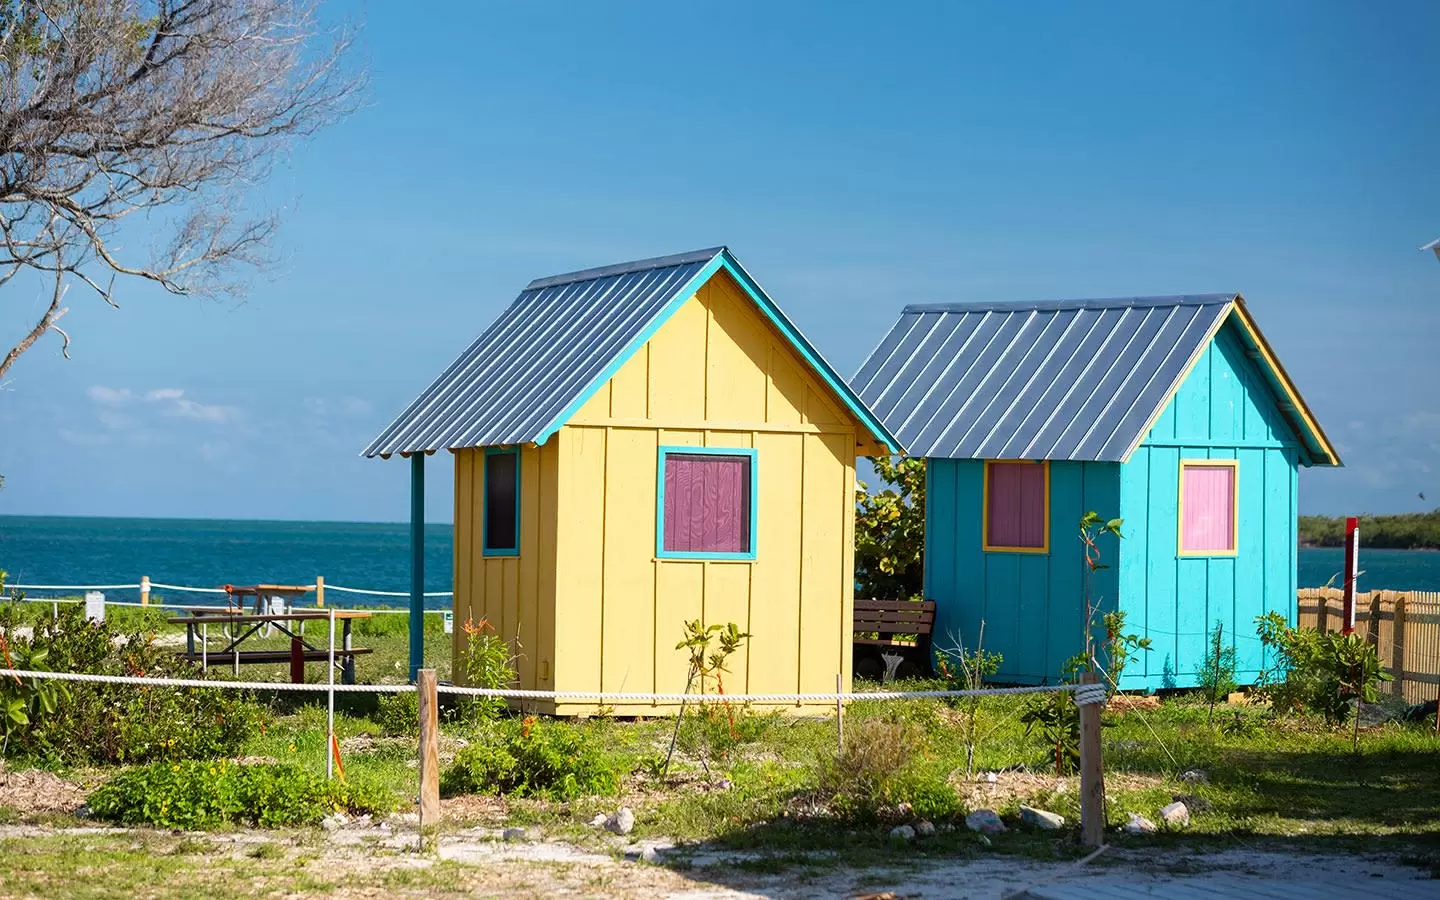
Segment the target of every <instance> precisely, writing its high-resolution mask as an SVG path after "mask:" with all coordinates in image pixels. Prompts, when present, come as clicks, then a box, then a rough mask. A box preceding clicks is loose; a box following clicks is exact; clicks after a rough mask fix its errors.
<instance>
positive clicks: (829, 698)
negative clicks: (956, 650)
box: [436, 684, 1104, 703]
mask: <svg viewBox="0 0 1440 900" xmlns="http://www.w3.org/2000/svg"><path fill="white" fill-rule="evenodd" d="M1084 687H1088V685H1080V684H1056V685H1042V686H1033V687H1007V688H983V689H981V690H974V691H865V692H863V693H858V694H857V693H850V694H836V693H828V694H683V693H682V694H631V693H625V692H622V691H526V690H519V689H510V688H472V687H460V686H459V685H447V684H442V685H439V686H438V687H437V688H436V690H437V691H438V692H439V693H442V694H459V695H463V696H467V697H506V698H510V699H515V700H622V701H634V702H639V703H650V702H657V703H679V702H682V701H688V702H694V703H724V702H728V703H835V702H836V701H842V702H843V701H847V700H919V699H928V698H942V697H999V696H1005V695H1007V694H1045V693H1055V692H1057V691H1076V692H1079V691H1080V689H1081V688H1084ZM1101 693H1102V694H1103V693H1104V688H1103V687H1102V688H1101ZM1091 702H1095V701H1091Z"/></svg>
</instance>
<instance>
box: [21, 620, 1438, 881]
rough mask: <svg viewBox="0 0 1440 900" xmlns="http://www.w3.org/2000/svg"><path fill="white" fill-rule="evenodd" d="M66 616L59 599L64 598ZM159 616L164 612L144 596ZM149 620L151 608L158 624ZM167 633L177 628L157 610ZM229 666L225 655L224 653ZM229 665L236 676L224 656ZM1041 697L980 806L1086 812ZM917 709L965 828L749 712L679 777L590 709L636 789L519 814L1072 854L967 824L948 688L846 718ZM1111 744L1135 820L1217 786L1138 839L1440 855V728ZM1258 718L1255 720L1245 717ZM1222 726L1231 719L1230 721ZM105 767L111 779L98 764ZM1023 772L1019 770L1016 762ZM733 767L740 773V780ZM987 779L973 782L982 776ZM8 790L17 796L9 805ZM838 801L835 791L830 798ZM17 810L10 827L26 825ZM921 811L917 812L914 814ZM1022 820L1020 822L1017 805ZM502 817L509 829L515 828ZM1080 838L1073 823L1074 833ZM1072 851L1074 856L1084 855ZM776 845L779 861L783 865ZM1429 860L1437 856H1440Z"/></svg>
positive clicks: (430, 638) (937, 796)
mask: <svg viewBox="0 0 1440 900" xmlns="http://www.w3.org/2000/svg"><path fill="white" fill-rule="evenodd" d="M45 609H46V610H48V607H46V608H45ZM123 615H126V616H131V615H135V616H138V617H140V618H141V619H142V620H143V621H142V622H141V624H145V623H146V622H149V623H152V624H154V622H155V619H156V618H157V615H163V614H157V613H154V612H151V611H140V610H125V611H124V612H123ZM146 617H148V618H146ZM426 624H427V636H426V653H427V660H426V661H427V664H428V665H433V666H434V667H435V668H437V669H438V670H439V671H440V677H441V678H447V677H449V675H450V671H449V669H450V663H449V656H450V653H449V650H450V641H449V637H448V636H447V635H443V634H441V633H440V618H439V617H438V616H432V617H427V622H426ZM155 627H156V628H157V629H159V630H161V631H172V632H173V630H174V629H173V627H170V626H164V625H163V623H162V624H156V625H155ZM308 631H309V635H308V636H309V637H310V639H311V641H312V643H315V642H319V643H323V640H324V635H323V627H316V623H311V625H310V626H309V627H308ZM407 631H408V616H406V615H403V614H398V615H383V616H377V617H375V618H374V619H371V620H363V621H361V622H359V623H357V626H356V636H355V643H356V645H357V646H366V647H373V648H374V649H375V651H376V652H375V653H373V654H371V655H369V656H366V657H362V658H360V660H359V663H358V669H359V680H360V681H361V682H389V683H398V682H402V681H404V679H405V675H406V667H407V659H408V634H407ZM287 642H288V639H285V638H279V637H273V638H271V639H270V640H269V641H266V642H261V643H257V644H255V645H253V646H256V647H261V646H271V647H276V648H279V647H284V646H286V645H287ZM217 662H218V661H217ZM212 674H213V675H214V676H215V677H222V678H223V677H229V673H228V670H227V669H225V668H224V667H223V666H219V667H217V668H215V669H212ZM307 675H308V677H309V678H311V679H312V680H315V681H319V680H321V679H323V678H324V667H323V666H321V665H315V664H311V665H310V666H309V667H308V671H307ZM241 677H242V678H245V679H258V680H267V679H268V680H277V681H283V680H286V679H287V678H288V667H287V666H285V665H278V666H251V667H244V668H242V670H241ZM938 686H939V685H938V684H937V683H935V682H909V683H906V684H902V685H900V687H902V688H913V689H926V688H934V687H938ZM375 702H376V697H375V695H364V694H360V695H347V694H342V695H339V696H337V717H336V731H337V736H338V737H339V739H340V740H341V742H342V747H343V748H344V753H343V762H344V765H345V768H346V771H347V773H348V774H352V775H355V776H359V777H364V778H366V779H368V780H372V781H378V782H381V783H383V784H385V785H387V786H389V787H390V788H391V789H392V790H393V791H394V792H395V793H396V794H397V796H398V797H399V798H401V803H402V807H405V808H408V806H405V805H406V804H409V803H412V802H413V798H414V797H415V795H416V793H417V792H418V776H417V770H416V768H415V766H414V762H415V755H416V753H415V746H414V740H413V739H412V738H409V737H406V736H401V737H387V736H386V735H385V734H384V733H383V730H382V729H381V727H380V725H379V724H378V723H377V722H376V721H375V718H374V715H375ZM1026 702H1027V701H1026V700H1025V699H1023V698H1011V697H998V698H988V699H986V700H984V701H982V702H981V703H980V705H979V712H978V719H977V727H976V732H977V734H978V735H980V736H981V739H980V740H979V742H978V744H977V747H976V748H975V767H976V769H977V770H979V771H997V770H1024V771H1026V772H1029V773H1031V774H1032V776H1034V777H1031V778H1029V779H1028V780H1024V781H1023V783H1022V784H1021V786H1020V788H1019V789H1016V790H1010V791H1007V792H1005V793H1003V794H1001V795H1000V796H998V797H995V798H993V799H988V798H986V797H985V796H984V795H983V794H982V795H981V796H979V797H978V799H976V800H975V802H977V803H986V804H989V805H993V806H994V807H995V808H996V809H997V810H998V811H999V812H1000V813H1001V814H1002V816H1005V817H1007V818H1012V817H1015V816H1016V815H1018V808H1019V806H1020V805H1021V804H1026V805H1034V806H1041V807H1043V808H1046V809H1050V810H1053V811H1054V812H1057V813H1060V814H1061V815H1063V816H1065V817H1066V818H1067V820H1068V821H1069V823H1070V824H1071V826H1072V828H1073V826H1074V825H1075V824H1076V823H1078V819H1079V808H1078V791H1077V790H1076V786H1075V784H1074V781H1073V779H1072V780H1070V781H1069V782H1067V783H1066V784H1065V785H1064V789H1062V790H1056V783H1055V779H1054V778H1053V777H1050V776H1049V775H1047V773H1048V772H1049V771H1050V769H1051V768H1052V763H1051V761H1050V759H1049V753H1048V750H1047V748H1046V747H1044V746H1042V745H1041V743H1040V742H1039V740H1038V739H1037V738H1035V737H1032V736H1028V735H1026V733H1025V730H1024V727H1023V726H1022V725H1021V723H1020V721H1019V717H1020V713H1021V712H1022V710H1023V709H1024V707H1025V704H1026ZM271 703H272V708H273V711H274V715H273V716H272V718H271V720H270V722H269V724H268V725H267V727H266V728H265V729H264V731H263V733H259V734H255V735H254V736H252V738H251V739H250V741H249V742H248V743H247V745H246V746H245V748H244V751H243V753H244V755H247V756H258V757H267V758H271V759H274V760H277V761H280V762H291V763H295V764H298V765H301V766H303V767H306V768H307V769H310V770H312V771H315V772H323V771H324V770H325V763H326V758H327V752H328V750H327V746H326V737H325V706H324V698H323V695H314V696H309V695H306V696H299V695H290V694H276V695H274V697H273V698H271ZM897 718H898V719H901V720H904V721H906V722H908V723H910V724H911V725H913V726H914V729H915V730H916V731H918V732H919V734H920V735H921V736H922V738H923V740H922V742H921V746H920V747H919V748H918V749H917V752H916V754H915V757H916V758H915V760H914V761H913V763H912V764H911V766H910V768H909V769H908V771H907V774H906V776H905V778H903V779H901V780H900V782H899V783H898V784H897V786H896V787H895V788H894V792H893V796H892V797H891V798H890V799H891V801H892V803H900V802H908V803H911V804H912V805H913V806H914V807H915V808H916V809H918V810H922V811H925V812H926V814H928V815H931V817H932V818H934V819H935V821H936V823H937V824H939V825H942V826H943V825H945V824H949V825H952V826H955V827H954V829H953V830H951V831H942V832H941V833H940V834H939V835H937V836H936V837H935V838H933V839H931V840H929V841H925V842H921V843H919V844H916V845H913V846H912V847H910V848H908V849H907V850H904V851H896V850H895V849H894V848H892V847H890V846H889V845H888V843H887V841H886V835H887V833H888V831H889V829H890V827H891V826H892V825H893V824H895V821H899V818H905V817H904V816H901V817H899V818H895V819H893V820H892V819H891V818H887V817H886V816H885V815H884V814H883V810H882V814H881V815H879V816H876V815H873V814H871V813H869V812H865V811H860V812H856V811H848V812H847V811H845V810H835V809H828V810H826V811H825V813H824V814H817V813H816V812H815V807H816V806H817V800H816V798H815V797H814V794H815V790H816V787H817V783H818V773H819V770H820V767H821V763H822V761H824V760H826V759H827V758H829V757H833V755H834V748H835V737H836V734H835V723H834V719H833V718H795V717H788V716H784V715H768V716H756V717H754V718H750V719H744V720H742V722H741V727H740V729H739V730H740V731H741V732H743V733H744V737H745V740H743V741H741V742H740V743H739V744H738V746H735V747H734V748H733V749H731V750H729V751H728V752H726V753H723V754H713V755H711V756H709V757H708V758H706V759H705V762H706V763H707V764H708V768H709V773H708V776H707V774H706V772H705V766H702V764H701V754H699V753H698V752H695V751H694V750H693V748H692V749H691V752H685V748H687V747H690V746H691V744H692V743H693V742H686V741H683V740H682V742H681V746H682V752H680V753H677V755H676V758H675V760H674V762H673V764H672V767H671V772H670V777H669V779H668V780H665V781H662V780H660V779H658V778H657V777H656V774H655V772H656V770H657V769H658V767H659V760H660V759H661V758H662V757H663V754H664V752H665V749H666V747H667V746H668V743H669V740H670V737H671V729H672V725H673V723H672V721H671V720H665V719H657V720H649V721H621V720H615V719H610V718H607V717H596V718H592V719H588V720H577V721H575V722H574V723H573V724H572V726H571V727H574V728H577V729H582V730H583V731H584V732H585V733H586V734H587V735H588V737H589V738H590V739H591V740H592V741H594V742H596V743H598V744H599V745H600V746H601V747H602V748H603V750H604V753H605V754H606V756H607V758H608V759H609V760H610V762H611V763H612V764H613V765H614V766H615V768H616V769H617V770H619V771H620V772H622V773H623V774H624V778H625V781H624V787H623V788H622V795H623V799H622V798H621V797H590V798H582V799H580V800H577V801H572V802H568V803H558V802H544V801H531V800H527V801H513V802H511V803H509V804H508V809H507V813H506V815H507V821H508V822H509V823H511V824H517V825H538V826H541V827H542V828H543V829H544V831H545V832H546V833H547V834H549V835H552V836H559V837H568V838H572V839H574V840H576V841H579V842H582V843H583V842H594V841H596V840H597V839H598V835H597V832H596V830H595V829H592V828H590V827H589V826H588V824H587V823H588V821H589V819H590V818H591V816H593V815H594V814H595V813H596V812H598V811H609V810H613V809H614V807H615V806H616V805H618V804H619V803H620V802H624V803H626V804H628V805H630V806H631V807H632V808H633V809H634V810H635V812H636V816H637V827H636V831H635V835H634V836H635V837H647V836H648V837H662V836H663V837H670V838H676V839H679V840H682V841H688V842H695V843H699V844H707V845H713V846H719V847H725V848H738V849H751V850H755V849H758V850H764V851H765V852H766V853H768V854H770V855H769V856H767V857H765V859H763V860H762V861H760V862H757V863H756V864H755V865H757V866H759V867H760V869H761V870H764V869H765V867H767V866H789V865H797V864H800V863H797V862H796V860H801V859H803V860H806V861H807V862H805V863H804V864H805V865H811V864H818V863H815V858H816V857H815V854H817V853H820V852H822V851H825V852H832V853H835V854H838V855H839V857H840V858H843V859H844V860H846V861H855V860H865V859H870V858H887V857H889V856H893V855H894V854H895V853H897V852H899V853H901V854H906V855H915V854H922V855H923V854H927V853H930V854H951V855H965V854H969V853H977V852H997V851H999V852H1017V853H1036V854H1040V855H1044V856H1047V857H1048V856H1052V855H1053V854H1054V853H1055V840H1054V836H1053V835H1041V836H1037V835H1030V834H1027V833H1024V832H1021V833H1012V834H1008V835H1005V836H1003V837H1002V838H1000V839H998V840H997V841H996V842H995V845H994V846H993V847H986V848H983V851H982V845H981V844H980V842H979V841H978V840H977V839H976V838H975V837H974V836H973V835H971V834H970V833H969V832H968V831H966V830H965V829H964V827H963V824H962V822H961V819H962V818H963V813H964V811H965V810H966V809H967V808H968V807H969V805H970V803H969V802H967V801H965V800H964V799H963V798H962V797H961V796H960V795H959V794H957V793H956V786H957V785H959V786H960V787H963V788H967V789H973V788H970V787H968V786H967V785H966V784H965V778H964V772H965V762H966V749H965V746H964V742H963V739H962V736H961V735H962V730H961V727H960V710H958V709H956V708H953V707H951V706H948V705H946V704H945V703H943V702H941V701H936V700H917V701H898V702H880V701H864V700H859V701H855V702H854V703H852V704H851V705H850V706H849V707H848V708H847V711H846V716H845V724H846V732H847V734H849V735H852V736H853V735H855V734H857V733H859V731H860V730H861V729H863V727H864V725H865V723H866V722H867V721H872V720H877V719H897ZM1104 721H1105V728H1104V732H1103V743H1104V747H1105V765H1106V771H1107V779H1108V780H1107V797H1108V803H1107V817H1108V820H1109V823H1110V824H1111V825H1115V826H1118V825H1120V824H1123V823H1124V822H1125V821H1126V820H1127V819H1128V813H1131V812H1135V813H1140V814H1142V815H1145V816H1147V817H1149V818H1151V819H1156V818H1157V812H1158V810H1159V808H1160V807H1161V806H1163V805H1165V804H1166V803H1168V802H1170V800H1171V799H1172V797H1174V796H1176V795H1180V794H1185V795H1191V796H1193V797H1196V798H1198V799H1199V800H1200V801H1201V804H1202V805H1203V806H1204V807H1205V808H1201V809H1194V810H1192V825H1191V827H1190V828H1189V829H1188V830H1186V831H1185V832H1184V834H1183V835H1175V834H1162V835H1158V836H1155V837H1150V838H1143V839H1126V838H1117V840H1119V841H1121V842H1126V841H1129V842H1133V843H1146V842H1149V843H1165V842H1169V841H1177V840H1181V841H1186V842H1189V843H1191V844H1193V843H1196V842H1201V843H1203V842H1207V841H1221V842H1225V841H1232V842H1233V841H1235V840H1243V841H1246V842H1254V841H1279V842H1287V841H1301V842H1305V843H1310V844H1313V843H1315V842H1323V843H1324V845H1325V846H1334V847H1337V848H1345V847H1349V846H1360V847H1366V848H1367V849H1373V847H1371V846H1370V844H1371V843H1372V842H1373V841H1374V840H1376V839H1383V840H1384V841H1385V844H1386V846H1387V847H1393V848H1395V849H1397V850H1399V851H1400V852H1406V853H1412V854H1414V855H1415V856H1416V858H1417V859H1420V860H1431V861H1434V860H1440V737H1437V736H1436V735H1435V733H1434V731H1433V729H1431V728H1429V727H1428V726H1419V725H1402V724H1395V723H1392V724H1387V725H1384V726H1380V727H1376V728H1369V729H1363V730H1362V731H1361V732H1360V743H1359V750H1358V752H1354V751H1352V748H1351V736H1350V732H1349V730H1348V729H1335V728H1331V727H1328V726H1326V725H1325V724H1324V723H1322V722H1320V721H1318V720H1311V719H1275V718H1272V717H1270V716H1269V715H1268V714H1266V713H1265V712H1264V711H1263V710H1260V709H1254V708H1236V707H1224V708H1222V709H1220V710H1218V711H1217V714H1216V716H1215V719H1214V721H1213V723H1212V722H1211V721H1210V717H1209V712H1208V709H1207V708H1206V707H1205V705H1204V704H1202V703H1199V702H1196V701H1191V700H1186V699H1184V698H1172V699H1168V700H1167V701H1166V702H1164V703H1163V704H1162V706H1161V707H1160V708H1159V709H1157V710H1148V711H1132V712H1128V713H1124V714H1119V713H1115V712H1106V713H1105V715H1104ZM1237 722H1238V723H1239V725H1240V726H1242V727H1239V728H1236V727H1235V725H1236V723H1237ZM1222 724H1223V725H1224V726H1225V727H1222ZM443 731H444V733H445V735H446V742H445V743H446V746H447V747H448V748H452V749H453V746H455V745H456V743H457V742H458V741H460V740H464V739H466V738H467V737H469V736H471V735H468V733H467V731H466V729H465V728H464V727H463V726H461V725H459V724H456V723H453V722H448V723H446V724H445V725H444V726H443ZM1189 769H1199V770H1202V771H1204V772H1205V773H1206V776H1207V780H1206V781H1205V782H1204V783H1200V784H1192V783H1188V782H1186V781H1183V780H1181V779H1180V777H1179V776H1180V773H1182V772H1184V771H1186V770H1189ZM79 774H81V775H83V776H85V777H87V778H88V777H92V776H94V777H99V776H102V775H103V773H95V772H88V773H79ZM1004 777H1005V778H1008V777H1009V776H1004ZM722 779H723V780H726V781H728V782H729V784H730V786H729V787H728V788H726V789H720V788H719V787H718V786H717V785H718V784H719V783H720V782H721V781H722ZM971 784H973V779H972V780H971ZM0 802H3V800H0ZM818 805H819V806H820V807H824V806H825V803H824V798H820V799H819V801H818ZM24 818H25V817H24V816H21V815H20V814H18V813H16V812H14V811H12V810H6V809H4V808H0V823H3V822H6V821H16V820H21V819H24ZM908 818H910V819H913V818H914V816H913V815H912V816H909V817H908ZM1012 821H1013V818H1012ZM496 824H498V823H496ZM1072 833H1073V832H1072ZM1066 852H1067V853H1068V852H1070V851H1069V850H1068V849H1067V850H1066ZM772 857H773V859H772ZM1427 864H1435V863H1434V862H1430V863H1427Z"/></svg>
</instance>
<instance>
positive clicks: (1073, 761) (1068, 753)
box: [1020, 691, 1080, 775]
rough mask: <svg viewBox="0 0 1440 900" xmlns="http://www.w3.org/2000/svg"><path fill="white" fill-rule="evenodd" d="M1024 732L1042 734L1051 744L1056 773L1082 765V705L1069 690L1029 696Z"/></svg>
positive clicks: (1046, 742)
mask: <svg viewBox="0 0 1440 900" xmlns="http://www.w3.org/2000/svg"><path fill="white" fill-rule="evenodd" d="M1020 722H1021V724H1023V725H1024V726H1025V734H1026V735H1030V734H1035V733H1038V734H1039V735H1040V739H1041V740H1042V741H1044V743H1045V745H1046V746H1047V747H1048V748H1050V756H1051V759H1052V760H1053V761H1054V763H1055V774H1056V775H1070V774H1072V773H1074V772H1075V771H1076V769H1077V768H1078V767H1079V766H1080V707H1079V706H1076V705H1075V698H1074V697H1073V696H1071V693H1070V691H1053V692H1051V693H1048V694H1041V695H1040V696H1037V697H1035V698H1033V699H1031V700H1030V702H1029V703H1028V704H1027V705H1026V707H1025V711H1024V712H1023V713H1021V714H1020Z"/></svg>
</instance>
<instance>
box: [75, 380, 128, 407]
mask: <svg viewBox="0 0 1440 900" xmlns="http://www.w3.org/2000/svg"><path fill="white" fill-rule="evenodd" d="M85 393H86V394H89V395H90V399H91V400H94V401H95V402H96V403H104V404H107V405H110V406H117V405H119V404H121V403H128V402H129V401H130V398H131V397H132V396H133V395H132V394H131V393H130V389H129V388H112V387H106V386H105V385H103V384H97V385H93V386H91V388H90V389H89V390H88V391H86V392H85Z"/></svg>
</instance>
